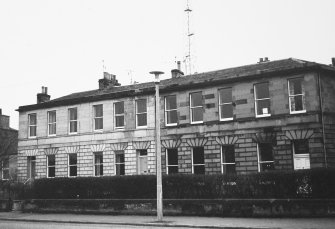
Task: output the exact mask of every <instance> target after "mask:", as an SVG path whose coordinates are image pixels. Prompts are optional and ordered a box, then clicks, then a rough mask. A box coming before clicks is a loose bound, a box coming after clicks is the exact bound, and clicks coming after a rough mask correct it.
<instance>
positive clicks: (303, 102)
mask: <svg viewBox="0 0 335 229" xmlns="http://www.w3.org/2000/svg"><path fill="white" fill-rule="evenodd" d="M295 79H302V82H301V87H302V88H304V84H303V81H304V77H296V78H291V79H287V91H288V106H289V109H290V114H301V113H306V112H307V110H306V102H305V101H306V100H305V96H306V93H305V91H304V93H303V94H294V95H291V91H290V81H291V80H295ZM301 91H302V92H303V90H301ZM295 96H302V104H303V107H304V109H303V110H300V111H292V110H291V98H294V97H295Z"/></svg>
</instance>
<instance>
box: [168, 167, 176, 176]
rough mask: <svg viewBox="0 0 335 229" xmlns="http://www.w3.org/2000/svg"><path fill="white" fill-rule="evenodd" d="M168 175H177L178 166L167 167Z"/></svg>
mask: <svg viewBox="0 0 335 229" xmlns="http://www.w3.org/2000/svg"><path fill="white" fill-rule="evenodd" d="M168 173H169V174H175V173H178V166H169V167H168Z"/></svg>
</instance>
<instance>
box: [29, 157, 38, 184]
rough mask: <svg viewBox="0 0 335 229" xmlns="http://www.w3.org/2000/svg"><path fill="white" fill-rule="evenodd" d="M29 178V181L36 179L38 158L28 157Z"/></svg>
mask: <svg viewBox="0 0 335 229" xmlns="http://www.w3.org/2000/svg"><path fill="white" fill-rule="evenodd" d="M27 177H28V179H34V178H35V177H36V156H28V157H27Z"/></svg>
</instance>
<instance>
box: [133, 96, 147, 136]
mask: <svg viewBox="0 0 335 229" xmlns="http://www.w3.org/2000/svg"><path fill="white" fill-rule="evenodd" d="M141 100H144V101H145V108H146V109H145V110H146V111H145V112H141V113H138V111H137V109H138V101H141ZM141 114H145V118H146V125H145V126H139V125H138V115H141ZM135 115H136V120H135V122H136V129H144V128H148V101H147V99H146V98H142V99H136V100H135Z"/></svg>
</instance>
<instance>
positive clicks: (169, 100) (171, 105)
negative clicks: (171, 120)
mask: <svg viewBox="0 0 335 229" xmlns="http://www.w3.org/2000/svg"><path fill="white" fill-rule="evenodd" d="M165 101H166V109H167V110H171V109H177V99H176V96H175V95H170V96H167V97H166V100H165Z"/></svg>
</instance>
